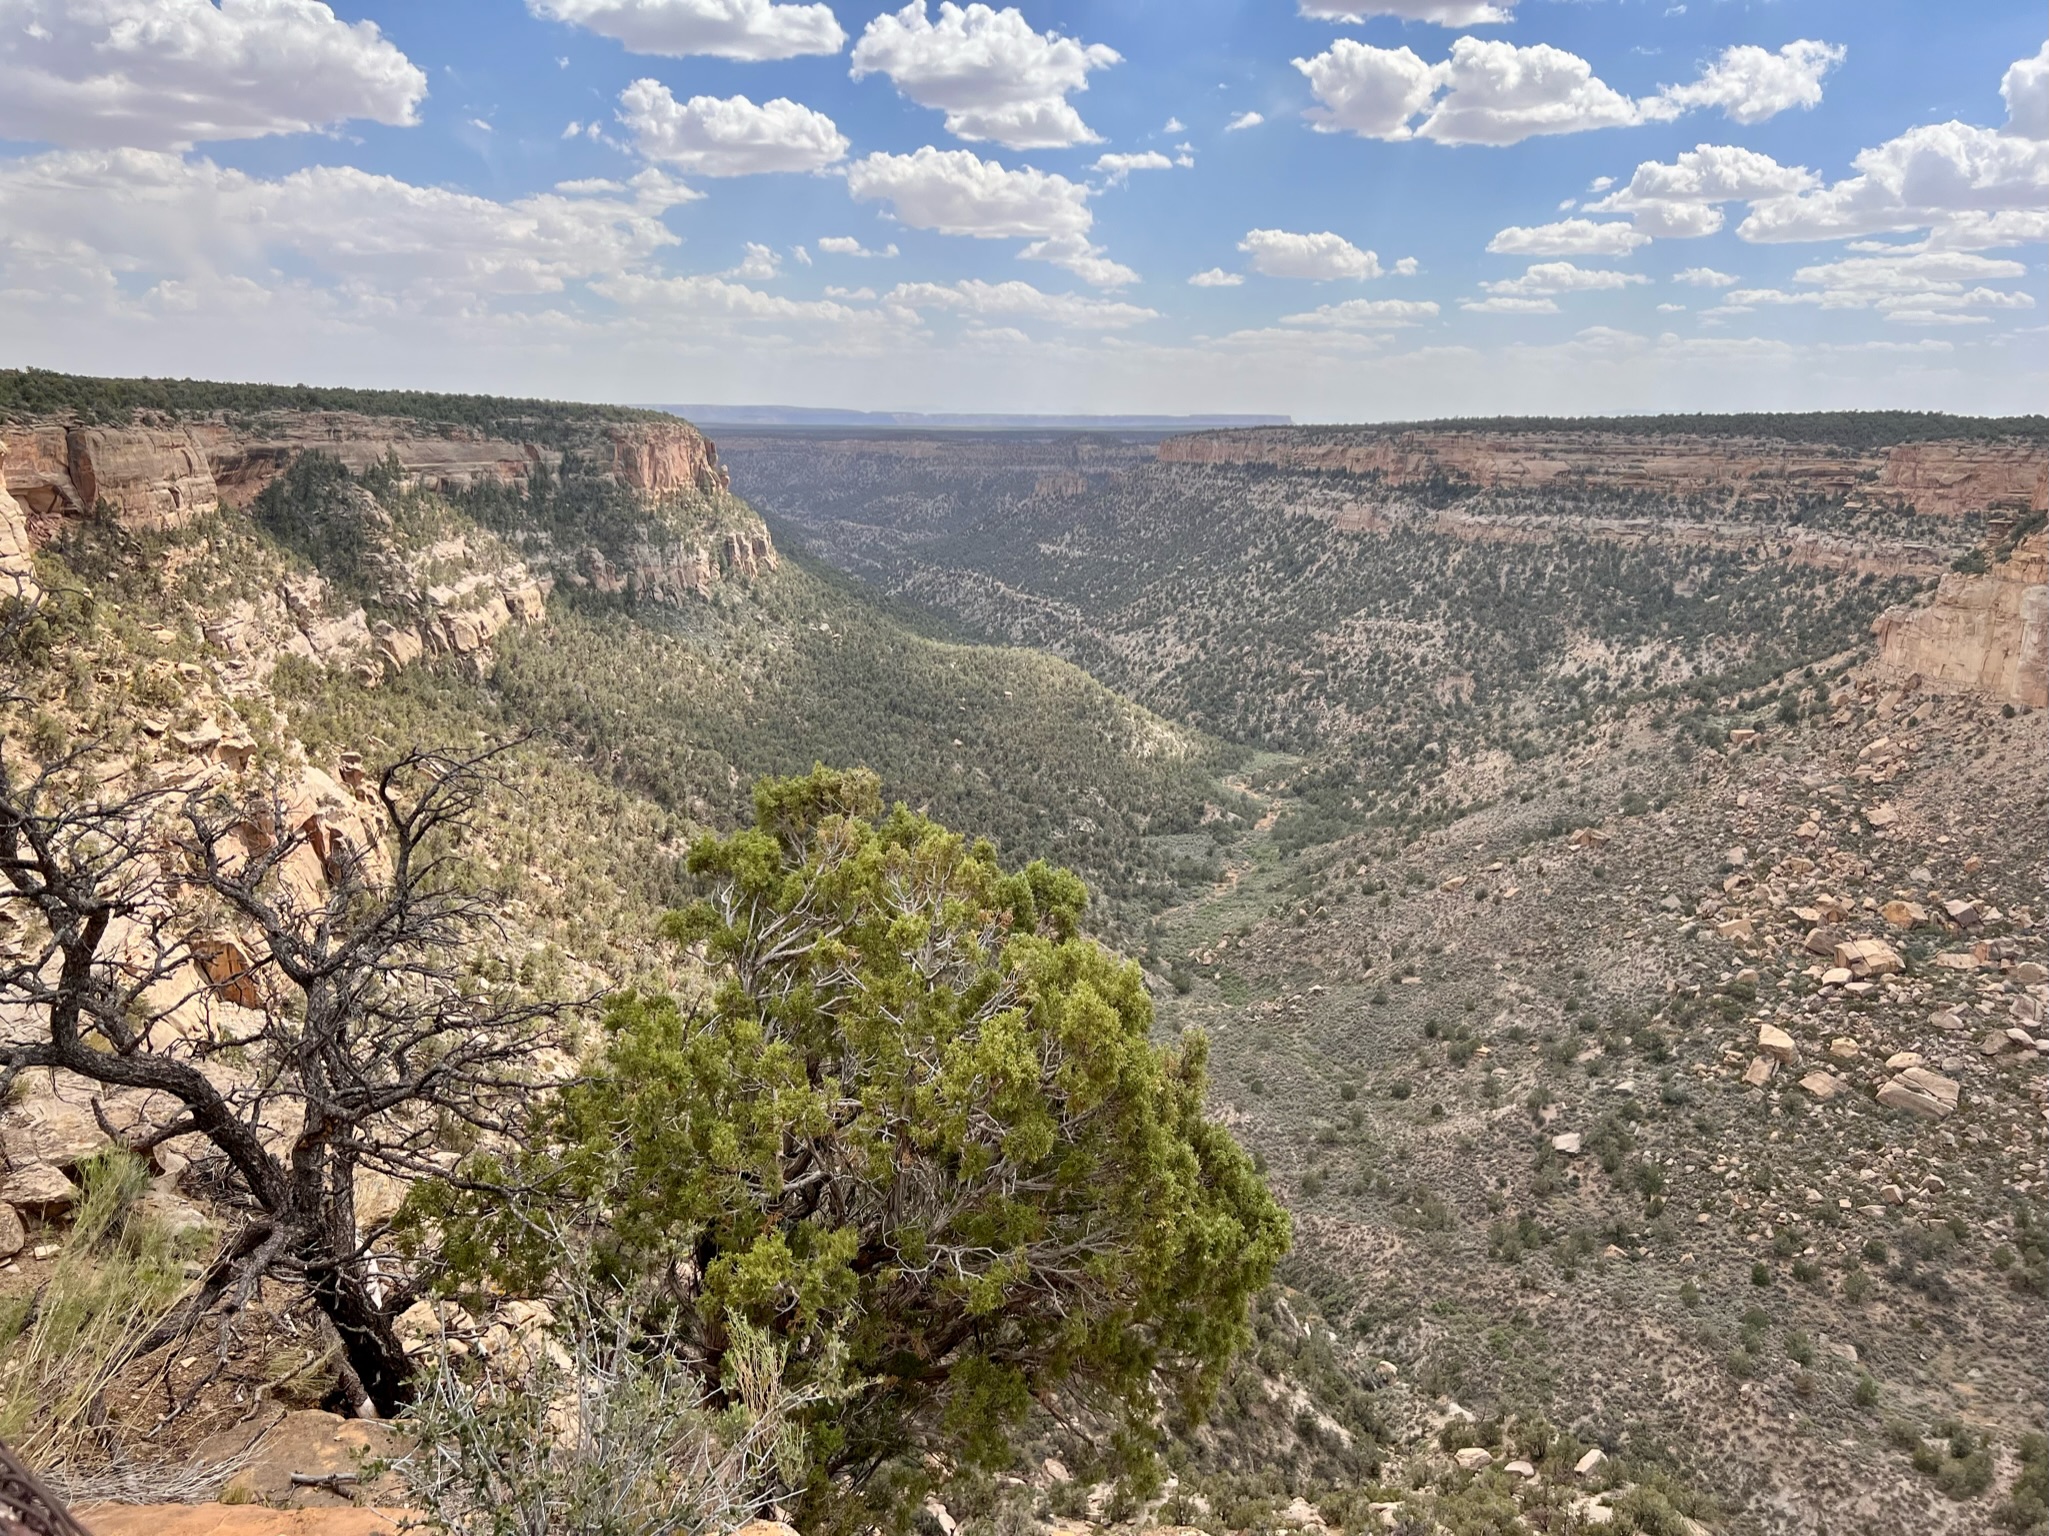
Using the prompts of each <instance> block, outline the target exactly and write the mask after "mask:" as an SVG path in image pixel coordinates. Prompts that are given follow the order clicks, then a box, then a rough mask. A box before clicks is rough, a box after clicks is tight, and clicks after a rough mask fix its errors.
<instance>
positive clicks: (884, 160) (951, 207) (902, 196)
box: [847, 144, 1095, 240]
mask: <svg viewBox="0 0 2049 1536" xmlns="http://www.w3.org/2000/svg"><path fill="white" fill-rule="evenodd" d="M847 191H848V192H849V193H851V194H852V196H853V198H854V200H855V201H856V202H863V203H865V202H886V203H888V204H889V205H890V207H891V208H892V209H893V210H894V211H895V213H896V216H897V218H898V219H900V220H901V221H902V222H904V223H905V224H908V225H910V226H911V227H913V228H914V229H934V230H937V231H939V233H941V234H943V235H973V236H975V237H977V238H979V239H984V240H994V239H1002V238H1005V237H1007V236H1024V237H1026V238H1036V239H1049V238H1051V237H1053V236H1055V235H1082V234H1086V233H1087V232H1088V229H1089V226H1090V225H1091V224H1093V223H1094V222H1095V216H1094V215H1093V214H1092V213H1090V212H1089V205H1088V196H1089V189H1088V187H1087V186H1086V185H1085V184H1083V183H1081V182H1076V181H1069V180H1068V179H1067V178H1066V177H1065V176H1057V175H1054V174H1053V173H1052V172H1050V171H1036V170H1033V169H1032V168H1031V167H1030V166H1024V167H1021V168H1020V169H1018V170H1014V171H1013V170H1006V169H1005V168H1004V167H1003V166H1001V165H999V164H998V163H997V162H996V161H994V160H984V159H982V158H981V157H980V156H978V155H976V154H975V153H973V152H972V151H971V150H965V149H935V148H933V147H932V146H931V145H930V144H927V145H925V146H924V147H923V148H921V149H919V150H917V151H915V152H914V153H912V154H908V155H891V154H883V153H876V154H872V155H869V156H867V157H866V158H865V159H861V160H856V161H855V162H854V163H853V164H852V165H850V166H848V167H847Z"/></svg>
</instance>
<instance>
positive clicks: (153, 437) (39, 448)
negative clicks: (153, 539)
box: [7, 424, 220, 530]
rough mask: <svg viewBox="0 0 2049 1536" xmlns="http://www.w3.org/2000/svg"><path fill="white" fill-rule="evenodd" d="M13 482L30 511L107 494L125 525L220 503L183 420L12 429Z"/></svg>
mask: <svg viewBox="0 0 2049 1536" xmlns="http://www.w3.org/2000/svg"><path fill="white" fill-rule="evenodd" d="M7 442H8V454H7V489H8V491H9V493H10V494H12V495H13V496H14V498H15V499H16V500H17V501H19V502H20V503H21V504H22V505H23V506H25V507H26V508H27V509H28V511H29V512H30V514H31V515H34V516H37V517H41V518H52V517H64V516H76V515H78V514H81V513H84V512H88V511H91V510H92V509H93V508H94V507H96V506H98V505H100V504H101V503H102V502H104V503H106V505H107V506H109V507H110V508H112V509H113V513H114V516H115V517H116V518H117V519H119V520H120V522H121V523H122V524H123V526H125V527H130V528H136V529H156V530H161V529H165V528H175V527H178V526H179V525H180V524H183V523H187V522H190V521H191V520H192V519H193V518H195V517H199V516H202V515H204V514H205V513H208V512H211V511H213V510H214V508H215V507H216V506H218V505H219V504H220V495H219V492H218V490H217V489H216V488H215V485H214V478H213V471H212V468H211V467H210V466H209V464H208V463H207V457H206V450H205V449H204V448H203V447H202V446H201V445H200V443H199V441H198V439H196V438H195V437H194V436H193V434H192V433H191V432H190V431H188V430H187V429H185V428H183V427H169V428H165V427H145V426H136V427H69V426H61V425H51V424H41V425H37V426H33V427H28V428H26V429H20V430H14V429H10V430H9V432H8V434H7Z"/></svg>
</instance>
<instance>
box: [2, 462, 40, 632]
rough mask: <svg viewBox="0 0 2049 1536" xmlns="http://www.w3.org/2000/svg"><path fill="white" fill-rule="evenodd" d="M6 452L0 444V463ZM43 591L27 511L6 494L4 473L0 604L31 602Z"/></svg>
mask: <svg viewBox="0 0 2049 1536" xmlns="http://www.w3.org/2000/svg"><path fill="white" fill-rule="evenodd" d="M6 454H7V445H6V444H5V443H0V464H4V463H5V460H6ZM42 591H43V589H42V588H41V587H40V586H38V585H37V584H36V578H35V570H34V566H33V563H32V561H31V559H30V546H29V541H28V513H27V511H26V510H25V509H24V508H23V507H22V505H21V503H20V502H18V501H16V500H15V499H14V497H13V496H12V495H10V494H9V493H8V490H7V484H6V479H5V476H4V475H0V603H5V602H7V601H9V600H10V599H12V600H18V601H21V602H34V601H35V600H36V599H37V598H38V597H40V596H42Z"/></svg>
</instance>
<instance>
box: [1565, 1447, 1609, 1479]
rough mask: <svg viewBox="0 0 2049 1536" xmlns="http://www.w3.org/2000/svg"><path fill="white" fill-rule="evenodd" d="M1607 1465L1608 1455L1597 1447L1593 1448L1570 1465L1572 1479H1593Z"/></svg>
mask: <svg viewBox="0 0 2049 1536" xmlns="http://www.w3.org/2000/svg"><path fill="white" fill-rule="evenodd" d="M1607 1465H1608V1453H1607V1452H1606V1451H1604V1450H1602V1449H1601V1448H1600V1447H1599V1446H1595V1447H1594V1448H1593V1449H1592V1450H1591V1451H1588V1452H1587V1453H1586V1455H1584V1456H1582V1457H1580V1459H1579V1460H1578V1461H1576V1462H1574V1463H1573V1464H1572V1475H1573V1476H1574V1477H1593V1476H1595V1475H1596V1474H1598V1473H1599V1472H1600V1470H1601V1469H1602V1468H1603V1467H1605V1466H1607Z"/></svg>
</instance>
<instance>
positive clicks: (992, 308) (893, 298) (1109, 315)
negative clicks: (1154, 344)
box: [883, 277, 1159, 330]
mask: <svg viewBox="0 0 2049 1536" xmlns="http://www.w3.org/2000/svg"><path fill="white" fill-rule="evenodd" d="M883 302H884V303H885V304H897V305H901V306H903V307H904V308H906V309H943V310H954V311H957V312H960V313H963V314H967V315H973V316H977V317H982V316H997V317H1001V318H1005V319H1021V320H1042V321H1046V322H1048V323H1049V324H1053V325H1059V326H1068V327H1073V328H1076V329H1084V330H1123V329H1126V328H1128V327H1130V326H1134V325H1139V324H1142V323H1144V322H1145V321H1147V320H1157V319H1158V318H1159V313H1158V311H1156V310H1151V309H1146V308H1145V307H1143V306H1142V305H1138V304H1125V303H1121V302H1119V301H1117V300H1115V299H1095V298H1089V297H1088V296H1086V295H1083V294H1072V293H1046V292H1044V291H1042V290H1040V289H1038V288H1034V287H1033V286H1032V285H1031V284H1030V283H1020V282H1014V281H1013V282H1007V283H989V282H984V281H982V280H981V279H980V278H972V277H971V278H964V279H963V280H961V281H960V282H957V283H899V284H898V285H897V286H896V287H895V288H892V289H891V290H890V291H889V292H888V293H886V294H884V295H883Z"/></svg>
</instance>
